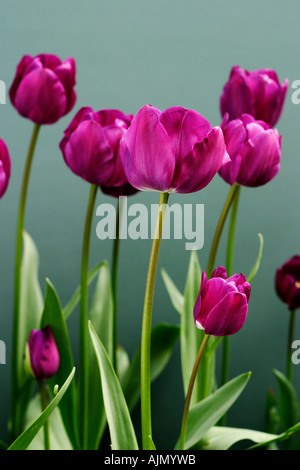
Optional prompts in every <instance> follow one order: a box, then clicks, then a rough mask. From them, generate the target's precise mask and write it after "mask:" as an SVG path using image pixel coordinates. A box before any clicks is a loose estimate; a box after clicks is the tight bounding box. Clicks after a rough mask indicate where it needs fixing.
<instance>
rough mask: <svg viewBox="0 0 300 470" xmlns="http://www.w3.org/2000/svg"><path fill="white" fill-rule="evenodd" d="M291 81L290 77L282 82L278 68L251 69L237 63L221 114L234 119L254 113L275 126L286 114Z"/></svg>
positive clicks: (233, 69) (222, 98)
mask: <svg viewBox="0 0 300 470" xmlns="http://www.w3.org/2000/svg"><path fill="white" fill-rule="evenodd" d="M288 84H289V81H288V79H287V78H286V79H285V80H284V82H283V84H282V85H281V84H280V82H279V79H278V76H277V74H276V72H275V71H274V70H269V69H260V70H254V71H253V72H249V71H248V70H243V69H241V68H240V67H239V66H234V67H232V69H231V73H230V76H229V80H228V82H227V83H226V84H225V86H224V88H223V93H222V95H221V100H220V109H221V114H222V116H225V114H226V113H228V114H229V119H230V120H231V119H236V118H238V117H240V116H241V115H242V114H251V115H252V116H253V117H254V118H255V119H260V120H262V121H265V122H266V123H267V124H269V125H270V126H272V127H273V126H275V124H276V123H277V121H278V120H279V118H280V115H281V113H282V109H283V105H284V100H285V97H286V94H287V90H288Z"/></svg>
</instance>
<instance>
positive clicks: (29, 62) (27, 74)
mask: <svg viewBox="0 0 300 470" xmlns="http://www.w3.org/2000/svg"><path fill="white" fill-rule="evenodd" d="M75 74H76V65H75V61H74V59H73V58H69V59H67V60H65V61H64V62H62V61H61V59H59V57H57V56H55V55H53V54H40V55H38V56H36V57H31V56H30V55H25V56H24V57H23V58H22V60H21V62H20V63H19V65H18V67H17V70H16V75H15V78H14V81H13V83H12V86H11V88H10V90H9V96H10V99H11V102H12V104H13V106H14V107H15V108H16V109H17V111H18V112H19V113H20V114H21V116H23V117H25V118H28V119H30V120H31V121H33V122H35V123H36V124H40V125H42V124H53V123H55V122H56V121H58V120H59V119H60V118H61V117H62V116H64V115H65V114H67V113H68V112H69V111H71V109H72V108H73V106H74V104H75V101H76V93H75V91H74V86H75V83H76V81H75Z"/></svg>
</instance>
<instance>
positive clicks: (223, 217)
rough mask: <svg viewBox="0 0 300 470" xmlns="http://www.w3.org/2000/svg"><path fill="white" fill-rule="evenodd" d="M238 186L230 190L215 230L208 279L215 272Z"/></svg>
mask: <svg viewBox="0 0 300 470" xmlns="http://www.w3.org/2000/svg"><path fill="white" fill-rule="evenodd" d="M238 187H239V186H238V185H237V184H233V185H232V186H231V188H230V191H229V193H228V196H227V199H226V201H225V204H224V207H223V210H222V212H221V215H220V218H219V221H218V224H217V227H216V231H215V235H214V238H213V242H212V246H211V250H210V255H209V259H208V264H207V269H206V274H207V278H208V279H209V278H210V277H211V275H212V273H213V270H214V267H215V260H216V256H217V251H218V247H219V243H220V239H221V235H222V232H223V228H224V225H225V222H226V219H227V215H228V213H229V209H230V207H231V204H232V202H233V200H234V197H235V193H236V191H237V190H238Z"/></svg>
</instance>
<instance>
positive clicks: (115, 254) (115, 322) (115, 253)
mask: <svg viewBox="0 0 300 470" xmlns="http://www.w3.org/2000/svg"><path fill="white" fill-rule="evenodd" d="M119 217H120V200H119V199H118V205H117V214H116V238H115V240H114V244H113V254H112V268H111V279H112V295H113V348H112V354H113V357H112V363H113V367H114V369H115V371H116V370H117V347H118V262H119V248H120V238H119V227H120V222H119Z"/></svg>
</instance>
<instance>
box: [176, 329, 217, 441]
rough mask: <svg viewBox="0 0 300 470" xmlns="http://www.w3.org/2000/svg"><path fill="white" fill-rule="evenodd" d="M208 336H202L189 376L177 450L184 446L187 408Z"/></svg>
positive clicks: (188, 407)
mask: <svg viewBox="0 0 300 470" xmlns="http://www.w3.org/2000/svg"><path fill="white" fill-rule="evenodd" d="M209 338H210V335H204V338H203V340H202V343H201V346H200V349H199V352H198V355H197V358H196V362H195V364H194V368H193V371H192V375H191V378H190V382H189V386H188V390H187V394H186V398H185V404H184V410H183V416H182V424H181V433H180V441H179V450H184V446H185V439H186V430H187V423H188V415H189V409H190V403H191V398H192V393H193V389H194V384H195V380H196V377H197V372H198V369H199V365H200V362H201V359H202V356H203V353H204V350H205V347H206V345H207V342H208V340H209Z"/></svg>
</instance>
